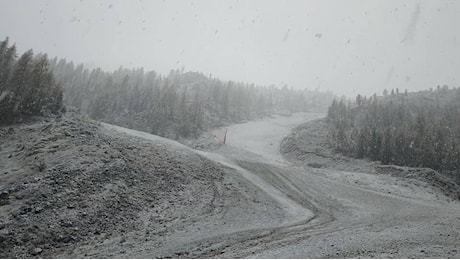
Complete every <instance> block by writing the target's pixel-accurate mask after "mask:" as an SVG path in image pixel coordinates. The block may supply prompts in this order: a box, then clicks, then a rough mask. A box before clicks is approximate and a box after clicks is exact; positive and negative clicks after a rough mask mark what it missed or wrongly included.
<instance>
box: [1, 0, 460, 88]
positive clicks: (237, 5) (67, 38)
mask: <svg viewBox="0 0 460 260" xmlns="http://www.w3.org/2000/svg"><path fill="white" fill-rule="evenodd" d="M459 14H460V1H439V0H437V1H399V0H398V1H395V0H393V1H389V0H384V1H369V0H365V1H364V0H362V1H342V0H337V1H324V0H321V1H320V0H317V1H293V0H289V1H284V0H282V1H267V0H259V1H254V0H252V1H236V0H235V1H228V0H225V1H223V0H207V1H204V0H200V1H185V0H177V1H171V0H167V1H83V0H71V1H61V0H47V1H39V0H30V1H25V0H19V1H18V0H11V1H7V0H0V37H1V38H2V39H1V40H3V38H4V37H6V36H9V37H10V41H11V42H16V43H17V47H18V50H19V52H20V53H22V52H23V51H25V50H26V49H29V48H33V49H34V51H35V52H36V53H37V52H46V53H48V54H49V55H50V56H58V57H62V58H67V59H68V60H72V61H74V62H76V63H85V64H86V65H88V66H90V67H97V66H101V67H102V68H104V69H109V70H113V69H116V68H118V67H119V66H124V67H128V68H130V67H144V69H146V70H156V71H158V72H160V73H163V74H165V73H168V72H169V70H171V69H176V68H179V69H180V68H185V70H186V71H188V70H192V71H200V72H203V73H205V74H212V75H213V76H215V77H218V78H220V79H223V80H234V81H243V82H248V83H256V84H263V85H269V84H275V85H277V86H281V85H284V84H287V85H288V86H292V87H294V88H308V89H316V88H319V89H321V90H332V91H334V92H336V93H338V94H346V95H355V94H357V93H362V94H365V95H371V94H373V93H374V92H377V93H378V94H380V93H382V90H383V89H384V88H387V89H392V88H399V89H400V90H404V89H408V90H409V91H414V90H421V89H428V88H431V87H436V85H438V84H439V85H443V84H447V85H449V86H452V87H453V86H455V87H457V86H459V85H460V84H459V83H458V80H459V77H460V75H459V73H458V72H459V71H460V63H459V62H460V50H459V48H458V44H459V40H460V30H459V29H458V28H457V27H458V25H459V24H460V15H459Z"/></svg>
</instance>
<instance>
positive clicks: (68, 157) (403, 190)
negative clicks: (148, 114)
mask: <svg viewBox="0 0 460 260" xmlns="http://www.w3.org/2000/svg"><path fill="white" fill-rule="evenodd" d="M321 116H322V115H321V114H310V113H298V114H294V115H293V116H291V117H283V116H274V117H272V118H264V119H259V120H255V121H251V122H247V123H244V124H237V125H233V126H230V127H228V130H227V140H226V141H227V142H226V144H225V145H221V146H220V147H219V148H217V149H216V147H218V146H216V145H212V150H211V149H210V150H207V151H203V150H194V149H192V148H189V147H187V146H184V145H182V144H180V143H177V142H175V141H172V140H168V139H165V138H161V137H158V136H155V135H150V134H147V133H143V132H139V131H134V130H130V129H126V128H121V127H117V126H112V125H108V124H101V126H98V125H97V124H93V123H88V122H85V121H82V120H79V119H76V118H75V117H65V118H63V119H56V120H54V121H50V122H48V121H44V122H37V123H34V124H31V125H20V126H14V127H10V128H0V136H1V137H2V139H0V166H1V169H2V174H1V175H0V194H1V196H0V217H1V219H0V244H1V245H2V248H0V249H3V248H5V249H6V250H7V251H1V250H0V253H1V255H2V256H5V257H6V256H9V257H31V256H40V257H60V258H75V257H76V258H86V257H93V258H128V257H131V258H166V257H173V258H184V257H185V258H212V257H217V258H243V257H249V258H267V257H268V258H278V257H280V258H293V257H296V258H311V257H315V258H324V257H330V258H334V257H342V258H349V257H366V258H370V257H379V258H382V257H383V258H394V257H397V258H426V257H438V258H439V257H441V258H448V257H454V258H459V257H460V252H459V250H458V241H459V239H460V225H459V224H458V223H460V205H459V203H458V201H455V200H452V199H449V198H447V197H446V196H444V194H443V193H442V192H440V191H439V190H437V189H433V188H432V187H430V186H429V185H426V184H423V182H420V181H419V180H405V179H404V178H398V177H393V176H391V175H388V174H378V173H375V172H374V171H373V170H372V167H373V166H372V165H373V164H369V163H366V162H362V161H354V160H351V159H349V158H341V157H340V158H339V157H338V156H337V155H335V154H333V153H329V154H326V157H324V156H322V155H321V156H315V153H317V151H321V149H323V148H324V146H323V143H324V140H322V141H321V140H320V142H319V143H318V142H316V141H317V139H318V138H319V139H324V128H321V127H317V125H316V123H315V122H316V121H314V119H315V118H318V117H321ZM312 120H313V121H312ZM306 121H309V122H310V121H311V122H312V125H311V127H310V128H308V130H307V131H304V133H307V134H308V136H310V137H308V138H310V139H308V138H307V139H308V140H306V142H305V139H301V138H300V137H299V135H295V131H294V137H292V138H286V139H285V140H288V141H289V140H290V141H289V142H290V144H291V145H293V144H295V145H294V146H297V147H299V146H300V147H304V146H308V149H306V150H305V151H306V152H305V153H303V152H302V153H296V154H295V156H294V157H291V156H286V154H284V156H285V158H287V159H286V160H285V159H283V156H282V155H281V154H280V152H279V149H280V142H281V140H282V139H283V138H284V137H285V136H286V135H288V134H290V133H291V130H292V128H293V127H295V126H297V125H299V124H302V123H303V122H306ZM226 129H227V128H222V129H217V130H215V131H214V134H215V135H216V139H217V141H216V142H219V139H220V140H222V138H223V133H224V131H225V130H226ZM209 136H212V134H209ZM290 136H291V135H290ZM296 136H297V137H296ZM311 136H313V139H312V138H311ZM302 140H303V141H302ZM285 143H286V142H285V141H283V146H284V144H285ZM284 148H286V147H284ZM288 148H289V147H288ZM301 150H302V149H301ZM296 158H297V159H299V158H300V159H302V162H303V161H304V160H307V162H309V163H312V162H318V160H320V159H321V158H323V159H324V160H323V159H321V161H319V162H320V163H319V164H320V165H321V168H317V166H318V165H316V166H315V167H310V166H311V165H312V164H309V163H307V164H302V162H300V161H296ZM355 169H356V170H355Z"/></svg>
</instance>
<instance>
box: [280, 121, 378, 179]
mask: <svg viewBox="0 0 460 260" xmlns="http://www.w3.org/2000/svg"><path fill="white" fill-rule="evenodd" d="M327 132H328V130H327V122H326V118H320V119H316V120H312V121H308V122H306V123H304V124H302V125H300V126H298V127H296V128H294V129H293V130H292V132H291V133H290V134H289V135H288V136H286V137H285V138H284V139H283V140H282V142H281V145H280V151H281V154H282V155H283V156H284V157H285V158H287V159H288V160H291V161H293V162H295V163H299V164H302V165H303V166H308V167H312V168H326V169H334V170H342V171H344V170H346V171H355V172H373V171H374V170H373V165H374V164H375V163H373V162H369V161H366V160H358V161H359V163H356V160H355V159H352V158H349V157H346V156H343V155H341V154H338V153H336V152H334V151H333V150H332V149H331V147H330V146H329V145H328V143H327Z"/></svg>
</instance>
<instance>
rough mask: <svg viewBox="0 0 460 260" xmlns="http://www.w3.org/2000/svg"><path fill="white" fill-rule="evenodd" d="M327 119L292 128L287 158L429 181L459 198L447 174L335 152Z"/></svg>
mask: <svg viewBox="0 0 460 260" xmlns="http://www.w3.org/2000/svg"><path fill="white" fill-rule="evenodd" d="M327 133H328V129H327V122H326V118H322V119H317V120H313V121H309V122H307V123H305V124H302V125H300V126H298V127H296V128H294V129H293V131H292V132H291V134H290V135H288V136H287V137H285V138H284V139H283V141H282V142H281V146H280V149H281V153H282V154H283V156H284V157H285V158H287V159H288V160H290V161H292V162H295V163H298V164H301V165H303V166H308V167H312V168H323V169H331V170H338V171H352V172H362V173H380V174H387V175H389V176H394V177H400V178H405V179H415V180H419V181H422V182H425V183H428V184H429V185H431V186H432V187H434V188H435V189H438V190H440V191H441V192H442V193H444V194H445V195H446V196H448V197H450V198H452V199H460V197H459V195H460V186H459V185H458V184H456V182H455V181H454V180H453V179H452V178H450V177H449V176H447V175H446V174H442V173H439V172H437V171H434V170H432V169H428V168H410V167H400V166H394V165H380V162H371V161H368V160H366V159H355V158H350V157H346V156H343V155H342V154H339V153H336V152H334V150H333V149H332V148H331V147H330V146H329V145H328V144H327Z"/></svg>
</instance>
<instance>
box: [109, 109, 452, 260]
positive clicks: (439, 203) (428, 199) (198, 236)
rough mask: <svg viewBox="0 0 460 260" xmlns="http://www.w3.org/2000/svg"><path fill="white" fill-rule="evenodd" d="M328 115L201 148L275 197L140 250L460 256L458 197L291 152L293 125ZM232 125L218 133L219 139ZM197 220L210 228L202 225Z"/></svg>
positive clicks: (263, 122) (236, 133) (256, 124)
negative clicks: (285, 152) (320, 164)
mask: <svg viewBox="0 0 460 260" xmlns="http://www.w3.org/2000/svg"><path fill="white" fill-rule="evenodd" d="M321 116H323V115H321V114H305V113H299V114H294V115H293V116H291V117H282V116H276V117H274V118H267V119H260V120H256V121H251V122H248V123H244V124H239V125H233V126H231V127H228V133H227V140H226V141H227V142H226V145H224V146H222V147H221V148H220V149H218V150H215V151H212V152H211V151H208V152H204V151H195V152H196V153H199V154H201V155H202V156H204V157H206V158H208V159H211V160H213V161H215V162H218V163H220V164H222V165H224V166H225V167H227V168H228V169H229V175H230V177H232V176H233V177H232V178H241V177H243V179H244V180H246V181H247V183H249V184H250V185H253V186H254V187H256V189H258V192H257V193H254V196H255V197H254V198H253V199H254V200H255V201H256V200H260V199H262V198H263V197H264V196H265V198H264V199H266V200H267V201H270V202H267V203H252V204H250V205H251V207H253V208H252V209H253V210H255V211H254V212H253V213H254V214H253V215H251V214H247V212H246V211H247V210H248V209H247V208H244V209H243V208H242V207H240V206H239V204H238V203H236V204H234V205H232V207H231V208H227V209H223V211H220V212H214V213H212V214H209V215H206V216H203V218H201V219H200V220H199V221H198V223H197V222H194V223H193V224H190V225H183V226H182V228H183V230H182V231H181V232H180V236H179V235H177V233H174V232H173V233H168V234H166V235H165V236H164V237H163V238H162V239H164V241H166V242H165V243H164V244H163V246H161V245H156V246H154V245H152V246H153V247H154V249H152V250H153V251H154V252H152V251H149V250H148V247H144V248H143V249H142V250H140V249H139V250H135V249H133V250H132V254H131V256H136V257H149V256H150V257H151V256H160V257H161V256H170V255H172V252H175V255H173V256H176V257H177V256H179V257H181V256H183V255H181V254H178V253H177V252H182V251H183V252H186V253H185V254H184V256H186V257H190V258H195V257H219V258H244V257H249V258H294V257H295V258H312V257H314V258H323V257H341V258H343V257H366V258H369V257H379V258H381V257H383V258H394V257H397V258H411V257H416V258H425V257H442V258H447V257H456V258H459V257H460V250H459V242H458V241H459V238H460V206H459V203H458V202H456V201H450V200H446V199H445V197H444V196H443V195H442V194H437V196H428V195H427V196H424V194H425V193H428V190H427V189H425V188H424V187H413V186H412V187H411V188H412V189H406V188H407V184H406V183H404V181H401V180H397V181H395V179H391V178H390V179H389V178H388V176H377V175H373V174H366V173H357V172H350V171H347V172H345V171H339V170H330V169H327V167H324V168H322V169H315V168H310V167H301V166H296V165H294V163H291V162H289V161H286V160H284V159H283V157H282V155H281V154H280V152H279V145H280V142H281V140H282V138H283V137H285V136H286V135H288V134H289V132H290V131H291V129H292V128H293V127H295V126H297V125H299V124H301V123H303V122H305V121H309V120H313V119H316V118H319V117H321ZM105 127H106V128H107V129H111V130H116V131H121V132H124V133H127V134H129V135H133V136H137V137H141V138H143V139H146V140H149V141H152V142H157V143H158V142H160V143H161V142H164V143H165V145H166V143H167V145H172V146H174V147H176V148H177V151H178V152H181V151H184V150H190V151H191V149H190V148H187V147H185V146H182V145H180V144H177V143H175V142H172V141H168V140H166V139H163V138H158V137H156V136H151V135H148V134H145V133H141V132H137V131H132V130H128V129H124V128H119V127H114V126H110V125H105ZM224 131H225V129H220V130H218V131H215V134H216V136H217V138H218V139H222V138H223V133H224ZM350 176H351V177H350ZM350 178H352V179H354V180H355V181H354V182H350V181H348V180H349V179H350ZM361 179H362V180H363V181H359V180H361ZM414 189H416V192H415V193H414ZM395 190H396V191H398V192H397V193H394V192H390V191H395ZM414 194H415V195H414ZM241 205H243V204H241ZM252 209H251V210H252ZM256 211H257V212H259V213H257V212H256ZM222 212H225V214H223V213H222ZM230 212H234V213H235V214H230ZM260 213H262V214H260ZM197 226H201V227H204V228H206V227H207V230H205V231H203V230H202V231H195V229H196V227H197ZM167 241H174V243H170V244H168V243H167ZM128 256H129V255H128Z"/></svg>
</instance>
